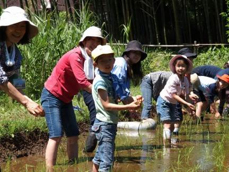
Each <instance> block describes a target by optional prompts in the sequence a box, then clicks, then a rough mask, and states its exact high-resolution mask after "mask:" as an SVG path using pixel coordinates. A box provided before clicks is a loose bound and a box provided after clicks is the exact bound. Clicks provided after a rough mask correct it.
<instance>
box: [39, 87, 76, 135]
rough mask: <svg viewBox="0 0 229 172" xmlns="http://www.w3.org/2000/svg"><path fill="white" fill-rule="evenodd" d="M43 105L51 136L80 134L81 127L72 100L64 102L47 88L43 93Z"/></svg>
mask: <svg viewBox="0 0 229 172" xmlns="http://www.w3.org/2000/svg"><path fill="white" fill-rule="evenodd" d="M41 105H42V107H43V109H44V111H45V119H46V123H47V126H48V130H49V138H55V137H61V136H63V134H64V133H65V135H66V136H67V137H72V136H78V135H79V129H78V125H77V121H76V116H75V113H74V110H73V106H72V102H70V103H64V102H63V101H61V100H59V99H58V98H56V97H55V96H54V95H53V94H51V93H50V92H49V91H48V90H47V89H45V88H44V89H43V90H42V93H41Z"/></svg>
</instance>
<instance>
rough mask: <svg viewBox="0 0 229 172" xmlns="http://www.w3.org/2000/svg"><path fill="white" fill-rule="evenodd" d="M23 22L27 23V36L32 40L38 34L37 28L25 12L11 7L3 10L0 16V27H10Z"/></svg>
mask: <svg viewBox="0 0 229 172" xmlns="http://www.w3.org/2000/svg"><path fill="white" fill-rule="evenodd" d="M23 21H26V22H28V23H29V30H28V36H29V39H32V38H33V37H34V36H36V35H37V34H38V27H37V26H36V25H35V24H33V23H32V22H31V21H30V20H29V18H28V15H27V14H26V12H25V11H24V10H23V9H22V8H20V7H16V6H11V7H8V8H6V9H4V10H3V12H2V15H1V16H0V27H3V26H10V25H13V24H16V23H20V22H23Z"/></svg>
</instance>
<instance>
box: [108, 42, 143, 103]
mask: <svg viewBox="0 0 229 172" xmlns="http://www.w3.org/2000/svg"><path fill="white" fill-rule="evenodd" d="M146 57H147V54H146V52H144V51H143V49H142V44H141V43H140V42H139V41H137V40H133V41H130V42H129V43H128V44H127V47H126V49H125V51H124V52H123V54H122V57H116V58H115V64H114V67H113V69H112V71H111V73H113V74H115V75H116V76H117V78H118V81H117V82H118V83H119V89H116V93H117V95H118V97H119V99H120V100H121V101H122V102H123V103H124V104H127V103H130V102H132V101H133V99H132V98H131V96H129V95H130V81H132V83H133V84H134V85H139V84H140V81H141V79H142V77H143V72H142V68H141V62H142V61H143V60H144V59H145V58H146ZM116 88H117V87H116Z"/></svg>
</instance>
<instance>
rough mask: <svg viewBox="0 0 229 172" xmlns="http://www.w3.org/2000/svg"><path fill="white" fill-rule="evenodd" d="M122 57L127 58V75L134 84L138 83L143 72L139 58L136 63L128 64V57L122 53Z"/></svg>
mask: <svg viewBox="0 0 229 172" xmlns="http://www.w3.org/2000/svg"><path fill="white" fill-rule="evenodd" d="M124 58H125V59H127V60H126V61H127V77H128V78H129V79H131V81H132V82H133V85H134V86H137V85H139V83H140V81H141V79H142V77H143V72H142V68H141V60H140V61H139V62H138V63H135V64H132V65H130V62H129V60H130V58H129V57H128V56H127V55H126V54H124Z"/></svg>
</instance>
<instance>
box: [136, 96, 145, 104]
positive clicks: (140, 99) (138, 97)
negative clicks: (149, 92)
mask: <svg viewBox="0 0 229 172" xmlns="http://www.w3.org/2000/svg"><path fill="white" fill-rule="evenodd" d="M134 100H136V101H137V102H138V104H140V105H141V104H142V102H143V100H144V99H143V97H142V95H136V96H135V97H134Z"/></svg>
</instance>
